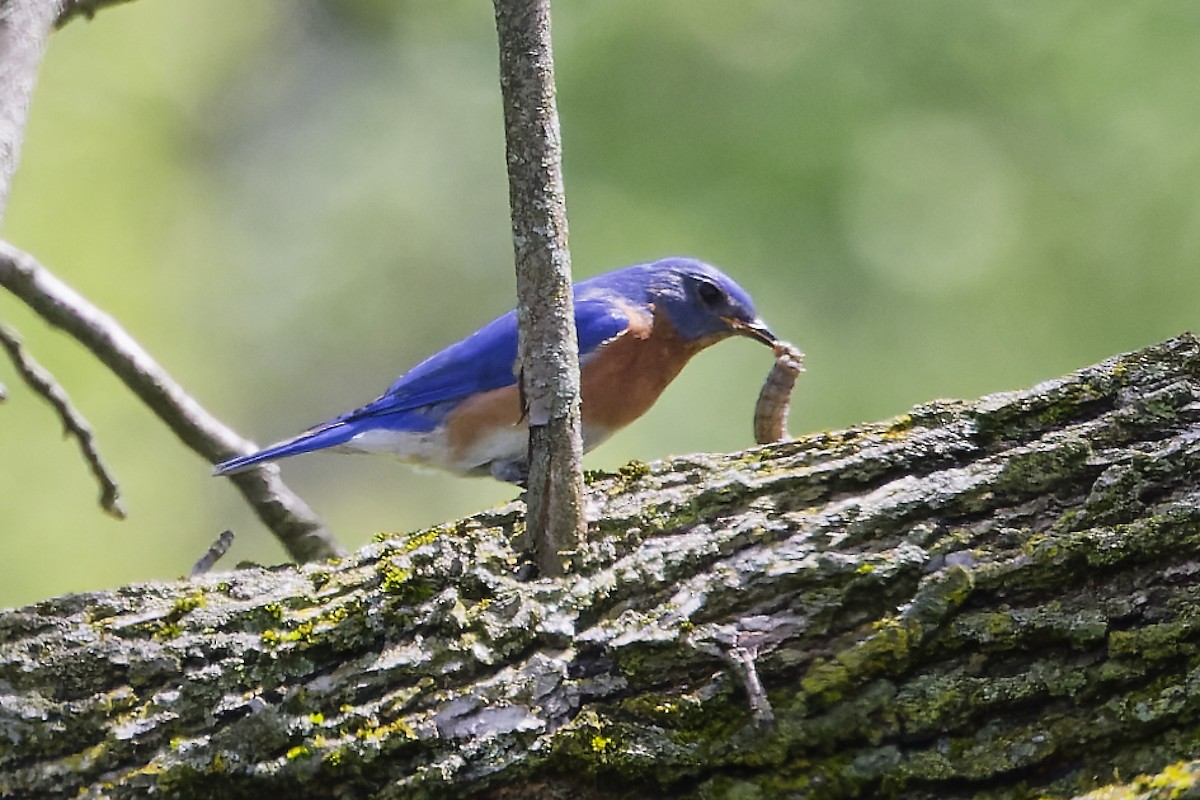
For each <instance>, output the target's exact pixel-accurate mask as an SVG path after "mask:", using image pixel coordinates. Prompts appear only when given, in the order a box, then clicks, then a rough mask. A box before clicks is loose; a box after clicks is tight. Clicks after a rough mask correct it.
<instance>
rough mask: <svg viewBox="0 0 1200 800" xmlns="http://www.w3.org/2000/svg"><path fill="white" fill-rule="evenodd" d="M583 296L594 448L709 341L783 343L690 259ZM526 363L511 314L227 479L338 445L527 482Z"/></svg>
mask: <svg viewBox="0 0 1200 800" xmlns="http://www.w3.org/2000/svg"><path fill="white" fill-rule="evenodd" d="M574 297H575V330H576V333H577V334H578V337H579V362H580V382H581V392H582V394H581V407H580V411H581V415H582V418H583V447H584V450H585V451H587V450H591V449H592V448H594V447H596V446H597V445H598V444H600V443H601V442H603V441H604V440H605V439H607V438H608V437H609V436H611V435H612V434H613V433H614V432H615V431H617V430H618V429H620V428H623V427H625V426H626V425H628V424H629V423H631V422H633V421H634V420H635V419H637V418H638V417H640V416H641V415H642V414H644V413H646V411H647V410H648V409H649V408H650V406H652V405H653V404H654V401H655V400H657V399H658V396H659V395H660V394H662V391H663V389H665V388H666V387H667V384H669V383H670V382H671V381H672V380H674V378H675V376H676V375H678V374H679V371H680V370H681V369H683V366H684V364H686V363H687V362H688V360H689V359H690V358H691V357H692V356H694V355H695V354H696V353H698V352H700V351H701V350H703V349H704V348H706V347H708V346H709V345H712V344H715V343H716V342H719V341H721V340H722V339H725V338H727V337H729V336H733V335H740V336H748V337H750V338H752V339H756V340H758V341H760V342H762V343H764V344H767V345H773V344H774V343H775V342H776V338H775V335H774V334H773V333H771V330H770V329H769V328H768V327H767V326H766V324H765V323H764V322H763V321H762V320H761V319H759V317H758V315H757V314H756V313H755V310H754V302H753V301H752V300H751V299H750V295H748V294H747V293H746V291H745V290H744V289H742V287H740V286H738V285H737V284H736V283H734V282H733V280H732V279H730V278H729V276H727V275H725V274H724V273H723V272H721V271H720V270H719V269H717V268H716V267H713V266H711V265H710V264H705V263H704V262H702V261H697V260H695V259H691V258H664V259H662V260H659V261H655V262H652V263H649V264H638V265H636V266H632V267H626V268H625V269H619V270H616V271H614V272H609V273H606V274H604V275H599V276H597V277H595V278H589V279H588V280H585V281H581V282H579V283H577V284H575V287H574ZM516 359H517V317H516V312H515V311H510V312H509V313H507V314H505V315H504V316H502V317H500V318H499V319H496V320H493V321H492V322H490V323H488V324H487V325H484V326H483V327H482V328H480V329H479V330H478V331H476V332H475V333H473V334H471V335H470V336H468V337H467V338H465V339H463V340H462V341H460V342H457V343H455V344H452V345H450V346H449V347H447V348H446V349H445V350H443V351H441V352H440V353H438V354H436V355H434V356H432V357H430V358H428V359H426V360H425V361H423V362H421V363H420V364H418V365H417V366H415V367H413V368H412V369H411V370H409V371H408V372H406V373H405V374H404V375H402V376H400V379H399V380H397V381H396V382H395V383H394V384H392V386H391V388H390V389H388V390H387V391H386V392H384V394H383V395H382V396H381V397H380V398H379V399H377V400H374V401H373V402H371V403H368V404H367V405H365V406H363V407H362V408H358V409H356V410H354V411H351V412H349V413H346V414H342V415H341V416H340V417H335V418H334V419H331V420H329V421H328V422H323V423H321V424H320V425H317V426H314V427H312V428H309V429H308V430H306V431H305V432H303V433H301V434H299V435H298V436H294V437H292V438H291V439H286V440H284V441H282V442H279V443H277V444H273V445H271V446H270V447H267V448H265V449H263V450H260V451H258V452H257V453H252V454H250V455H246V456H239V457H237V458H231V459H229V460H228V461H224V462H222V463H220V464H218V465H217V468H216V474H217V475H228V474H229V473H232V472H238V471H240V470H244V469H247V468H249V467H253V466H254V465H256V464H260V463H262V462H265V461H274V460H276V459H280V458H286V457H287V456H294V455H298V454H300V453H308V452H311V451H313V450H322V449H324V448H331V449H333V450H338V451H342V452H356V453H387V454H391V455H394V456H398V457H399V458H400V459H401V460H402V461H406V462H409V463H412V464H419V465H424V466H432V467H439V468H441V469H445V470H448V471H450V472H454V473H458V474H461V475H488V474H490V475H492V476H494V477H496V478H498V479H500V480H504V481H510V482H513V483H523V482H524V479H525V476H526V474H527V471H528V466H527V460H528V449H529V429H528V421H527V420H526V419H524V414H523V410H522V408H521V399H520V393H519V390H518V387H517V380H516V375H515V374H514V366H515V362H516Z"/></svg>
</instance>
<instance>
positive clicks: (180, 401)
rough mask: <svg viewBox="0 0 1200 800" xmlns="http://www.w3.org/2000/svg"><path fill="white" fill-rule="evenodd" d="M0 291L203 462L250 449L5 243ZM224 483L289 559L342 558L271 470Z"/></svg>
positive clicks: (97, 314) (107, 322) (70, 292)
mask: <svg viewBox="0 0 1200 800" xmlns="http://www.w3.org/2000/svg"><path fill="white" fill-rule="evenodd" d="M0 286H3V287H4V288H5V289H7V290H9V291H10V292H12V293H13V294H14V295H16V296H17V297H18V298H20V299H21V300H22V301H23V302H24V303H25V304H26V305H27V306H29V307H30V308H31V309H33V310H34V311H35V312H37V314H38V315H39V316H41V318H42V319H44V320H45V321H46V322H48V323H49V324H51V325H53V326H55V327H57V328H60V329H61V330H63V331H65V332H66V333H67V334H69V335H70V336H71V337H72V338H74V339H75V340H76V341H78V342H79V343H80V344H82V345H83V346H84V347H86V348H87V349H88V350H90V351H91V352H92V354H93V355H95V356H96V358H97V359H99V360H100V362H101V363H103V364H104V365H105V366H107V367H108V368H109V369H110V370H111V371H112V372H113V374H114V375H116V376H117V377H118V378H119V379H120V380H121V381H122V382H123V383H124V384H125V385H126V386H127V387H129V389H130V390H131V391H132V392H133V393H134V394H135V395H137V397H138V398H139V399H140V400H141V401H142V402H143V403H145V404H146V406H147V407H149V408H150V410H151V411H153V412H154V413H155V415H157V416H158V418H159V419H160V420H162V421H163V422H164V423H165V424H166V425H167V427H168V428H170V429H171V431H172V432H173V433H174V434H175V435H176V436H178V437H179V439H180V440H181V441H183V443H184V444H185V445H187V446H188V447H189V448H190V449H191V450H193V451H194V452H196V453H198V454H199V455H201V456H202V457H203V458H205V459H207V460H208V461H209V463H216V462H218V461H221V460H223V459H226V458H229V457H230V456H233V455H238V454H243V453H248V452H251V451H253V450H254V449H255V448H254V445H253V444H252V443H251V442H248V441H247V440H245V439H243V438H242V437H240V436H238V435H237V434H236V433H234V432H233V431H232V430H230V429H229V428H228V427H226V426H225V425H224V424H222V423H221V422H220V421H219V420H218V419H216V417H213V416H212V415H211V414H209V413H208V412H207V411H205V410H204V408H203V407H201V405H200V404H199V403H197V402H196V401H195V400H194V399H193V398H192V397H191V396H190V395H188V394H187V392H185V391H184V390H183V387H181V386H180V385H179V384H178V383H176V382H175V381H174V379H172V378H171V376H170V375H169V374H167V371H166V370H164V369H163V368H162V367H161V366H159V364H158V363H157V362H156V361H155V360H154V359H153V358H151V356H150V354H149V353H147V352H146V351H145V349H143V348H142V346H141V345H140V344H138V342H137V341H136V340H135V339H134V338H133V337H132V336H130V335H129V334H128V333H127V332H126V331H125V329H124V328H122V327H121V326H120V324H119V323H118V322H117V321H116V320H115V319H113V318H112V317H110V316H109V315H108V314H105V313H104V312H103V311H101V310H100V309H98V308H96V307H95V306H94V305H92V304H91V303H89V302H88V301H87V300H86V299H84V298H83V296H81V295H80V294H79V293H78V292H76V291H75V290H74V289H72V288H71V287H69V286H67V285H66V284H65V283H63V282H62V281H60V280H59V279H58V278H56V277H55V276H54V275H53V274H51V273H50V272H49V271H48V270H46V269H45V268H44V267H42V266H41V265H40V264H38V263H37V262H36V261H35V260H34V259H33V258H32V257H31V256H29V255H28V254H26V253H23V252H21V251H20V250H18V249H16V248H15V247H13V246H12V245H10V244H7V243H5V242H0ZM230 480H232V481H233V483H234V484H235V485H236V486H237V488H238V490H239V491H241V493H242V495H243V496H244V497H245V498H246V500H247V501H248V502H249V503H250V505H251V506H252V507H253V508H254V511H255V513H256V514H257V515H258V517H259V519H261V520H262V521H263V523H264V524H265V525H266V526H267V527H268V528H269V529H270V530H271V532H272V533H274V534H275V536H276V537H278V539H279V540H280V542H281V543H282V544H283V546H284V547H285V548H286V549H287V551H288V553H289V554H291V555H292V557H293V558H296V559H297V560H301V561H307V560H314V559H321V558H329V557H330V556H334V555H341V554H344V553H345V549H344V548H343V547H342V546H341V545H340V544H338V542H337V540H336V539H334V538H333V536H332V535H331V534H330V533H329V532H328V531H327V530H326V529H325V526H324V523H322V522H321V520H320V518H318V517H317V515H316V514H314V513H313V511H312V510H311V509H310V508H309V507H308V505H307V504H305V502H304V501H303V500H301V499H300V497H298V496H297V495H296V494H294V493H293V492H292V491H291V489H289V488H288V487H287V485H286V484H284V482H283V480H282V479H281V478H280V477H279V471H278V469H277V468H273V467H269V468H266V469H257V470H253V471H251V472H246V473H240V474H238V475H232V476H230Z"/></svg>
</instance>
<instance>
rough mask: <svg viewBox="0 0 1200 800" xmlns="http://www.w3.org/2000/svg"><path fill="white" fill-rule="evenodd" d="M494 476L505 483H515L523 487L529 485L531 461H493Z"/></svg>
mask: <svg viewBox="0 0 1200 800" xmlns="http://www.w3.org/2000/svg"><path fill="white" fill-rule="evenodd" d="M492 477H493V478H495V479H496V480H498V481H504V482H505V483H515V484H516V485H517V486H520V487H521V488H522V489H526V488H528V485H529V462H528V461H525V460H515V459H514V460H512V461H493V462H492Z"/></svg>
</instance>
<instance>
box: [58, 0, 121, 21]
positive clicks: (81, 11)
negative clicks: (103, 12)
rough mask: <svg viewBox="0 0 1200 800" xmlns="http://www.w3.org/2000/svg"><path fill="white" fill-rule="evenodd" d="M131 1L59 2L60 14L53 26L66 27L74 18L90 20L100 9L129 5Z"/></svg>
mask: <svg viewBox="0 0 1200 800" xmlns="http://www.w3.org/2000/svg"><path fill="white" fill-rule="evenodd" d="M131 1H132V0H61V5H62V12H61V13H60V14H59V15H58V19H57V20H55V23H54V24H55V25H56V26H58V27H59V28H61V27H63V26H64V25H66V24H67V23H68V22H70V21H71V20H73V19H75V18H76V17H83V18H84V19H89V20H90V19H91V18H92V17H94V16H96V12H97V11H99V10H100V9H102V8H107V7H109V6H120V5H124V4H125V3H129V2H131Z"/></svg>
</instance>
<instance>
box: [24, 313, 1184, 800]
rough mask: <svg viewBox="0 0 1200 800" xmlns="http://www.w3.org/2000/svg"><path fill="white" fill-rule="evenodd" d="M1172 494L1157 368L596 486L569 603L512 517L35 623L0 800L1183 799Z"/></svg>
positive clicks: (490, 517) (1172, 445)
mask: <svg viewBox="0 0 1200 800" xmlns="http://www.w3.org/2000/svg"><path fill="white" fill-rule="evenodd" d="M1197 476H1200V342H1197V340H1196V339H1194V338H1192V337H1190V336H1184V337H1180V338H1178V339H1175V340H1173V341H1170V342H1167V343H1165V344H1163V345H1159V346H1156V347H1152V348H1147V349H1146V350H1143V351H1140V352H1136V353H1131V354H1128V355H1125V356H1120V357H1117V358H1114V359H1110V360H1108V361H1106V362H1104V363H1102V364H1100V365H1097V366H1095V367H1091V368H1088V369H1085V370H1082V371H1080V372H1077V373H1075V374H1072V375H1068V376H1066V377H1065V378H1061V379H1059V380H1055V381H1049V382H1046V383H1044V384H1041V385H1039V386H1037V387H1035V388H1033V389H1031V390H1029V391H1025V392H1019V393H1010V394H1003V395H993V396H991V397H985V398H983V399H981V400H979V401H976V402H973V403H967V402H958V401H939V402H935V403H930V404H927V405H923V406H918V407H917V408H914V409H913V410H912V411H911V412H910V413H909V414H906V415H903V416H901V417H897V418H895V419H892V420H888V421H885V422H882V423H877V424H868V425H862V426H859V427H856V428H853V429H850V430H845V431H837V432H828V433H821V434H815V435H812V436H807V437H803V438H800V439H797V440H794V441H790V442H784V443H780V444H777V445H771V446H769V447H765V448H759V449H756V450H749V451H746V452H743V453H733V454H730V455H724V456H715V455H696V456H690V457H687V458H681V459H677V460H675V461H673V462H669V463H660V464H654V465H651V466H649V467H647V466H645V465H630V466H629V467H626V468H624V469H622V470H621V471H620V472H619V473H617V474H612V475H604V476H598V477H596V478H595V479H594V480H593V481H592V483H591V485H590V489H589V492H590V499H591V501H592V502H594V503H595V505H596V507H597V510H598V511H599V514H600V521H599V522H598V524H597V528H598V530H597V531H596V533H595V535H593V536H592V537H591V540H590V541H589V542H588V543H587V544H585V545H584V547H583V548H582V549H581V551H580V553H579V554H578V562H577V566H576V570H575V572H574V574H572V575H571V576H570V577H569V578H567V579H541V580H537V581H533V582H523V581H521V580H520V579H519V578H518V577H517V576H515V575H514V570H515V567H514V565H515V564H516V563H518V562H519V560H520V559H519V553H517V552H516V551H515V550H514V549H513V547H512V545H511V541H512V537H513V534H514V532H515V531H516V530H517V529H518V528H519V525H520V521H521V512H520V510H519V507H518V506H516V505H513V506H509V507H507V508H502V509H499V510H496V511H493V512H489V513H487V514H483V515H480V516H477V517H475V518H473V519H469V520H464V521H461V522H458V523H451V524H447V525H444V526H441V527H438V528H435V529H433V530H431V531H428V532H425V533H419V534H415V535H411V536H407V537H403V538H399V539H393V540H384V541H380V542H378V543H376V544H373V545H370V546H368V547H366V548H364V549H362V550H360V551H359V552H358V553H356V554H354V555H353V556H351V557H350V558H348V559H346V560H345V561H344V562H342V563H341V564H339V565H338V566H336V567H330V566H327V565H326V566H322V565H311V564H309V565H301V566H297V567H294V568H287V569H281V570H271V571H267V570H261V569H253V570H240V571H237V572H232V573H226V574H210V575H206V576H204V577H201V578H199V579H197V580H194V581H180V582H175V583H156V584H147V585H142V586H130V587H125V588H122V589H119V590H116V591H114V592H108V593H98V594H91V595H76V596H68V597H63V598H59V599H56V600H49V601H46V602H43V603H39V604H37V605H36V606H31V607H29V608H24V609H18V610H14V611H10V612H6V613H3V614H0V795H4V796H15V797H22V798H28V800H38V799H39V798H51V797H54V798H58V797H64V796H77V795H78V796H104V797H109V798H115V799H117V800H121V799H122V798H134V797H144V796H149V795H151V794H161V795H164V796H170V797H173V798H178V799H179V800H188V799H189V798H212V797H273V796H286V797H289V798H291V799H292V800H307V799H308V798H314V799H315V798H328V797H366V796H372V797H380V798H402V797H416V796H420V797H430V798H470V797H487V798H514V797H521V798H532V800H548V799H549V798H563V797H572V798H585V800H593V799H595V798H633V797H645V796H649V795H653V796H656V797H663V798H691V797H735V796H736V797H780V796H797V797H799V796H806V797H814V798H816V797H819V798H826V799H827V800H837V799H838V798H852V797H875V796H893V797H905V798H911V799H912V800H933V799H934V798H937V800H957V799H959V798H962V799H964V800H965V798H975V797H979V796H988V797H994V798H1016V797H1042V796H1045V797H1057V798H1062V797H1070V796H1072V795H1074V794H1076V793H1079V792H1082V791H1086V790H1089V789H1092V788H1095V787H1096V786H1098V785H1101V784H1103V783H1105V782H1107V781H1109V780H1113V779H1114V777H1115V776H1116V775H1118V774H1119V775H1123V776H1127V777H1128V776H1134V775H1137V774H1139V773H1156V772H1159V771H1160V770H1162V771H1163V772H1162V773H1161V775H1160V776H1156V777H1155V778H1154V779H1153V781H1150V780H1146V781H1136V782H1135V783H1134V784H1132V786H1135V787H1136V786H1145V785H1147V784H1153V785H1155V786H1171V787H1172V788H1176V787H1178V786H1180V785H1183V783H1186V781H1187V780H1190V779H1194V775H1195V774H1196V773H1197V770H1196V767H1195V765H1194V764H1176V762H1180V761H1186V760H1188V759H1191V758H1193V757H1194V755H1195V740H1196V733H1195V719H1196V716H1197V714H1198V713H1200V693H1198V692H1196V691H1195V684H1196V674H1197V672H1196V663H1197V658H1200V601H1198V600H1197V598H1198V597H1200V478H1198V477H1197ZM1171 781H1175V782H1174V783H1171ZM1105 796H1111V795H1105ZM1163 796H1184V795H1183V794H1179V795H1166V794H1164V795H1163Z"/></svg>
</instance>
